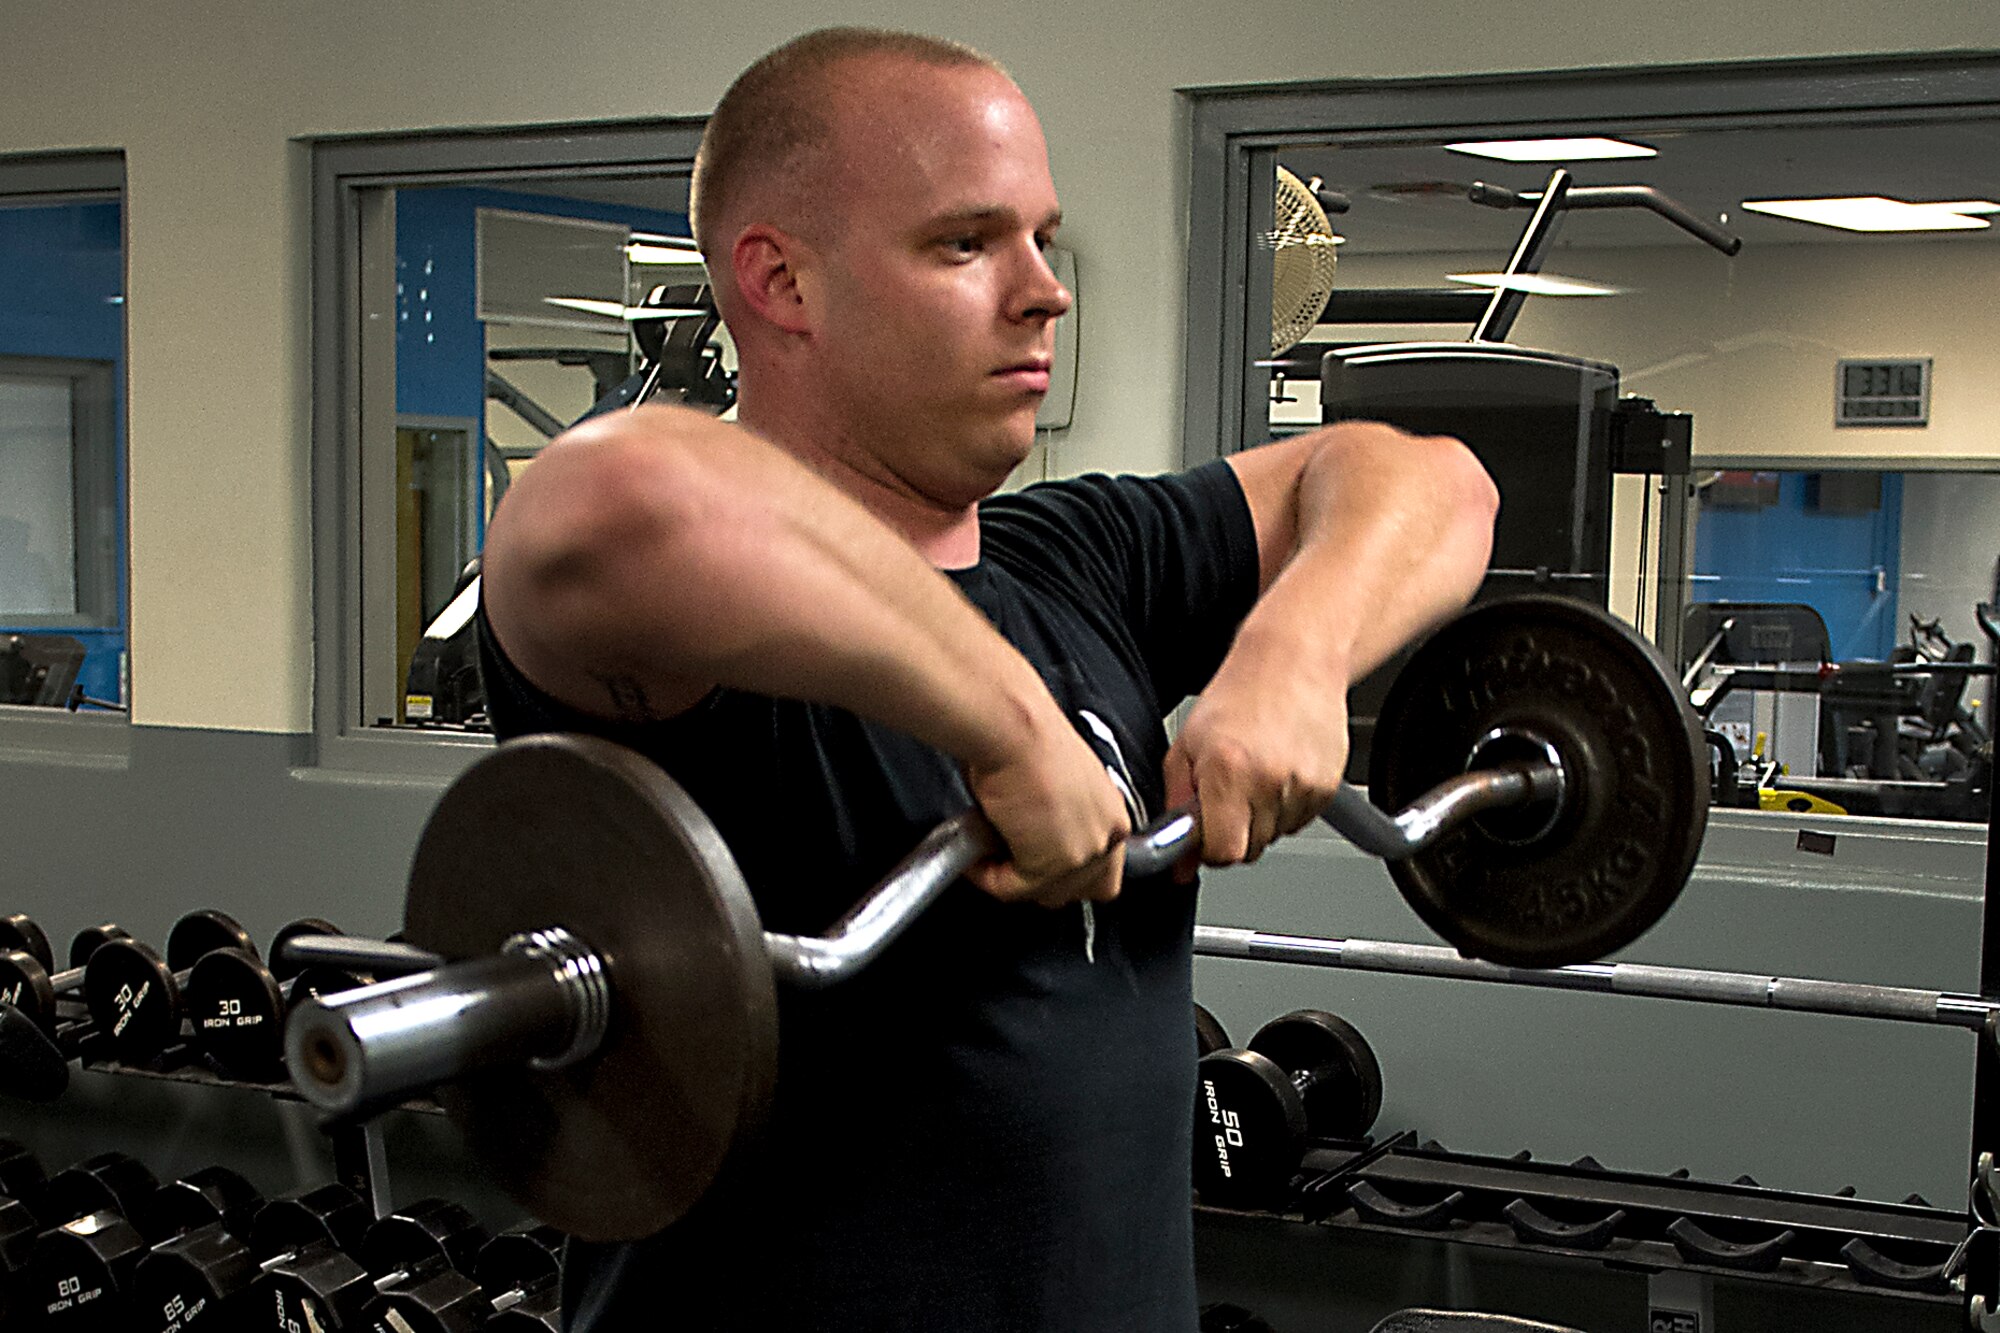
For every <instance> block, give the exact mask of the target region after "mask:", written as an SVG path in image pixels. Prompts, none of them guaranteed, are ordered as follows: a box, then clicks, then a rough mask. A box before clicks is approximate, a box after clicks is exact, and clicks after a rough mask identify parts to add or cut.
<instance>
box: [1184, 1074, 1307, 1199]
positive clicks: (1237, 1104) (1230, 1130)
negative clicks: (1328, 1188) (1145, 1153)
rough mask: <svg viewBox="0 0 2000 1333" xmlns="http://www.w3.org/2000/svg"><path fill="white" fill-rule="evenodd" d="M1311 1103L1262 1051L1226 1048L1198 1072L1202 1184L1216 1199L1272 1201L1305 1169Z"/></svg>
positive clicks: (1197, 1169) (1197, 1170) (1197, 1151)
mask: <svg viewBox="0 0 2000 1333" xmlns="http://www.w3.org/2000/svg"><path fill="white" fill-rule="evenodd" d="M1308 1139H1309V1129H1308V1127H1307V1124H1306V1110H1305V1104H1304V1103H1303V1102H1302V1101H1301V1100H1300V1099H1299V1092H1298V1089H1297V1088H1295V1087H1293V1086H1292V1080H1291V1078H1290V1076H1289V1075H1287V1074H1286V1073H1285V1071H1284V1070H1282V1069H1280V1068H1278V1066H1277V1064H1276V1063H1275V1062H1273V1061H1272V1060H1271V1059H1270V1058H1269V1057H1268V1056H1263V1055H1259V1054H1257V1053H1256V1052H1255V1051H1218V1052H1216V1053H1215V1054H1214V1055H1211V1056H1208V1057H1206V1058H1204V1059H1203V1060H1202V1062H1201V1064H1200V1066H1199V1067H1198V1069H1197V1070H1196V1073H1195V1086H1194V1185H1195V1188H1196V1189H1197V1190H1199V1191H1201V1197H1202V1201H1203V1202H1204V1203H1212V1204H1229V1203H1242V1204H1259V1203H1266V1202H1269V1201H1270V1200H1271V1199H1272V1198H1273V1197H1274V1196H1275V1195H1276V1194H1277V1193H1278V1192H1280V1191H1281V1190H1282V1189H1283V1188H1284V1186H1285V1185H1286V1184H1287V1183H1288V1182H1289V1181H1290V1180H1291V1178H1292V1174H1293V1173H1294V1172H1295V1171H1297V1170H1298V1166H1299V1158H1300V1157H1301V1156H1302V1155H1303V1154H1304V1152H1305V1150H1306V1145H1307V1142H1308Z"/></svg>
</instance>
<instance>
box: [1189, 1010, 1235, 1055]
mask: <svg viewBox="0 0 2000 1333" xmlns="http://www.w3.org/2000/svg"><path fill="white" fill-rule="evenodd" d="M1228 1049H1229V1033H1228V1031H1227V1030H1226V1029H1224V1028H1223V1026H1222V1020H1221V1019H1219V1018H1217V1017H1216V1016H1215V1015H1214V1014H1211V1013H1210V1012H1208V1010H1206V1009H1204V1008H1202V1007H1201V1006H1200V1005H1196V1006H1195V1007H1194V1053H1195V1058H1196V1059H1200V1058H1201V1057H1202V1056H1204V1055H1214V1054H1215V1053H1216V1052H1217V1051H1226V1050H1228Z"/></svg>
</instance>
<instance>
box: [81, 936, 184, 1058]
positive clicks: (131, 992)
mask: <svg viewBox="0 0 2000 1333" xmlns="http://www.w3.org/2000/svg"><path fill="white" fill-rule="evenodd" d="M83 996H84V999H85V1000H87V1001H88V1002H89V1004H90V1017H91V1020H92V1021H93V1022H94V1023H96V1025H97V1031H98V1032H99V1033H101V1034H102V1035H103V1036H104V1037H105V1038H106V1039H107V1040H109V1041H110V1043H111V1045H112V1048H113V1050H115V1051H116V1052H117V1054H118V1057H119V1058H120V1059H122V1060H144V1059H147V1058H148V1057H150V1056H153V1055H157V1054H158V1053H159V1052H161V1051H163V1050H165V1049H166V1048H167V1047H169V1046H171V1045H173V1043H174V1042H175V1041H176V1040H177V1039H178V1038H179V1037H180V1033H181V991H180V983H178V982H177V981H175V980H174V975H173V973H172V972H170V971H169V970H168V969H167V964H166V962H165V961H164V960H163V959H161V957H160V955H158V954H157V953H154V952H153V948H152V946H151V945H149V944H145V943H142V942H141V941H139V940H112V941H111V942H110V943H108V944H106V945H104V946H103V947H101V948H100V949H98V951H97V952H96V953H94V954H92V955H91V956H90V961H89V962H88V963H85V964H84V965H83Z"/></svg>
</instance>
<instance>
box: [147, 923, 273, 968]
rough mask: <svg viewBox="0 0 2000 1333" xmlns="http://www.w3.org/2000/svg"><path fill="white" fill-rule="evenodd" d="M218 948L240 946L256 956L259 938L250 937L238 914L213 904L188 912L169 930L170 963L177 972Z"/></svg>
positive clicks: (244, 950) (168, 956)
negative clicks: (220, 910) (216, 908)
mask: <svg viewBox="0 0 2000 1333" xmlns="http://www.w3.org/2000/svg"><path fill="white" fill-rule="evenodd" d="M217 949H241V950H242V951H243V952H244V953H247V954H249V955H250V956H251V957H252V958H255V957H256V956H257V942H256V941H255V940H253V939H251V938H250V932H249V931H247V930H245V929H243V927H242V926H240V925H238V924H237V922H236V918H234V917H232V916H230V915H229V914H228V913H226V912H218V911H215V910H214V909H213V908H203V909H201V910H200V911H198V912H189V913H188V914H187V915H186V916H184V917H182V918H181V919H180V920H178V921H176V922H174V928H173V929H172V930H170V931H168V932H167V966H168V967H169V968H171V969H172V970H173V971H175V972H185V971H187V970H188V969H189V968H191V967H193V966H194V964H195V960H196V959H197V958H200V957H201V956H202V955H203V954H209V953H214V952H215V951H216V950H217Z"/></svg>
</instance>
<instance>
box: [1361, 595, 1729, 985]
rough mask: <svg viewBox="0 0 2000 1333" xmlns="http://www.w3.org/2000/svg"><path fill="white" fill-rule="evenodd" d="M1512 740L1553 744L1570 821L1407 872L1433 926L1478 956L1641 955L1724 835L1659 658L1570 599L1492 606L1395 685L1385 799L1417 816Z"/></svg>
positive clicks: (1382, 762) (1517, 959)
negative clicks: (1472, 764)
mask: <svg viewBox="0 0 2000 1333" xmlns="http://www.w3.org/2000/svg"><path fill="white" fill-rule="evenodd" d="M1494 728H1518V729H1521V730H1525V731H1528V732H1532V733H1534V734H1536V735H1538V736H1540V737H1542V738H1543V739H1545V740H1546V741H1548V742H1549V743H1550V744H1552V745H1553V746H1554V747H1555V748H1556V750H1557V751H1558V752H1559V754H1560V755H1561V757H1562V761H1563V764H1564V766H1565V769H1566V770H1567V779H1568V784H1569V785H1568V789H1567V792H1566V793H1565V797H1564V801H1563V806H1562V811H1561V814H1560V815H1559V816H1558V817H1557V819H1556V821H1555V824H1554V826H1553V827H1552V828H1551V829H1550V831H1549V832H1548V833H1547V834H1546V835H1545V836H1543V837H1541V838H1539V839H1537V840H1534V841H1532V842H1529V843H1526V844H1522V843H1519V842H1516V841H1514V840H1511V839H1510V838H1508V837H1506V836H1504V833H1505V832H1506V828H1505V824H1504V821H1503V820H1494V821H1493V822H1491V823H1489V822H1484V821H1482V820H1479V819H1474V820H1469V821H1467V822H1465V823H1462V824H1460V825H1458V826H1457V827H1456V828H1454V829H1452V830H1451V831H1450V832H1448V833H1446V834H1445V835H1443V836H1442V837H1440V838H1439V839H1438V840H1437V841H1436V842H1434V843H1433V844H1432V845H1431V846H1430V847H1428V848H1426V849H1425V850H1423V851H1421V852H1419V853H1417V854H1416V855H1414V856H1412V857H1409V858H1408V859H1406V860H1403V861H1399V862H1391V863H1390V866H1389V873H1390V874H1391V875H1392V876H1393V877H1394V879H1395V881H1396V884H1397V887H1398V888H1400V889H1401V890H1402V892H1403V896H1404V897H1405V898H1407V899H1408V900H1409V903H1410V906H1411V907H1412V908H1414V909H1415V911H1416V913H1417V915H1418V916H1420V917H1421V918H1423V920H1424V922H1425V924H1427V925H1428V926H1430V928H1431V929H1432V930H1435V931H1436V932H1437V933H1438V934H1439V935H1441V936H1443V937H1444V939H1446V940H1447V941H1449V942H1450V943H1451V944H1453V945H1454V946H1456V947H1457V949H1458V951H1459V952H1460V953H1462V954H1465V955H1466V956H1467V957H1470V958H1484V959H1488V960H1490V961H1492V962H1495V963H1501V964H1505V965H1508V966H1513V967H1560V966H1563V965H1566V964H1570V963H1583V962H1589V961H1591V960H1593V959H1598V958H1602V957H1604V956H1605V955H1607V954H1610V953H1612V952H1614V951H1616V950H1618V949H1621V948H1623V947H1624V946H1626V945H1627V944H1630V943H1631V942H1632V941H1633V940H1635V939H1637V938H1638V937H1639V936H1640V935H1642V934H1643V933H1645V931H1646V930H1647V929H1648V928H1649V927H1651V926H1652V925H1653V923H1654V922H1656V921H1658V920H1659V919H1660V917H1661V916H1662V915H1663V914H1664V913H1665V912H1666V910H1667V909H1668V908H1669V907H1670V906H1672V905H1673V902H1674V899H1675V898H1676V897H1677V896H1679V894H1680V891H1681V888H1682V887H1683V886H1684V885H1685V884H1686V882H1687V877H1688V874H1689V872H1690V871H1692V870H1693V868H1694V862H1695V857H1696V855H1697V854H1698V853H1699V852H1700V850H1701V839H1702V834H1703V832H1704V831H1705V830H1706V828H1707V823H1708V754H1707V750H1706V747H1705V746H1704V744H1703V742H1702V738H1701V727H1700V724H1699V722H1698V721H1697V719H1696V717H1695V714H1694V710H1693V709H1691V708H1690V707H1689V706H1688V703H1687V700H1686V699H1685V698H1684V697H1683V695H1682V693H1681V688H1680V683H1679V681H1677V680H1676V679H1675V678H1674V677H1673V675H1672V673H1671V672H1670V671H1669V670H1668V669H1667V666H1666V664H1665V663H1664V662H1662V661H1661V660H1660V657H1659V654H1658V653H1657V652H1656V651H1655V650H1654V649H1653V647H1652V645H1650V644H1648V643H1647V642H1646V641H1645V640H1644V639H1642V638H1640V637H1639V636H1638V635H1637V634H1636V633H1634V632H1633V631H1632V630H1631V629H1630V628H1629V627H1627V626H1626V625H1625V624H1624V623H1623V622H1621V621H1619V620H1616V619H1615V618H1613V617H1611V616H1610V615H1608V614H1607V613H1605V612H1604V611H1602V610H1600V609H1598V608H1597V607H1594V606H1590V605H1587V604H1585V603H1582V602H1577V601H1572V600H1570V599H1567V598H1560V597H1550V596H1529V597H1516V598H1505V599H1501V600H1496V601H1492V602H1485V603H1482V604H1480V605H1479V606H1476V607H1474V608H1472V609H1471V610H1470V611H1468V612H1466V613H1465V614H1464V615H1463V616H1461V617H1459V618H1458V619H1457V620H1454V621H1452V622H1451V623H1450V624H1447V625H1445V626H1444V627H1443V628H1441V629H1440V630H1438V631H1437V632H1436V633H1435V634H1433V635H1432V636H1431V637H1430V638H1429V639H1427V640H1426V641H1425V642H1424V643H1423V644H1422V645H1420V646H1419V647H1418V649H1417V650H1416V652H1415V653H1414V654H1413V655H1412V656H1411V658H1410V660H1409V662H1408V663H1407V664H1406V665H1405V666H1404V668H1403V670H1402V671H1401V672H1400V673H1399V674H1398V675H1397V677H1396V679H1395V682H1394V683H1393V684H1392V685H1391V686H1390V689H1389V694H1388V697H1387V698H1386V699H1385V700H1384V701H1383V703H1382V708H1381V712H1380V714H1379V721H1378V722H1377V725H1376V732H1375V736H1376V741H1375V745H1374V753H1373V757H1372V762H1371V764H1370V768H1369V777H1368V786H1369V797H1370V799H1372V800H1373V801H1374V802H1375V804H1376V805H1378V806H1380V807H1382V808H1383V809H1385V810H1391V811H1396V810H1401V809H1402V808H1403V807H1405V806H1406V805H1408V804H1410V803H1411V802H1413V801H1415V800H1416V799H1417V798H1418V797H1420V796H1422V795H1423V794H1424V793H1425V792H1427V791H1429V790H1430V789H1431V788H1432V787H1434V786H1436V785H1437V784H1439V783H1441V782H1444V781H1446V780H1447V779H1449V778H1454V777H1457V776H1459V775H1460V774H1462V773H1463V772H1465V770H1466V767H1467V763H1468V760H1469V758H1470V756H1471V755H1472V753H1473V751H1474V748H1475V746H1477V745H1478V744H1479V742H1480V740H1481V739H1482V738H1483V737H1484V736H1485V735H1486V734H1487V733H1488V732H1489V731H1491V730H1493V729H1494Z"/></svg>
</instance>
